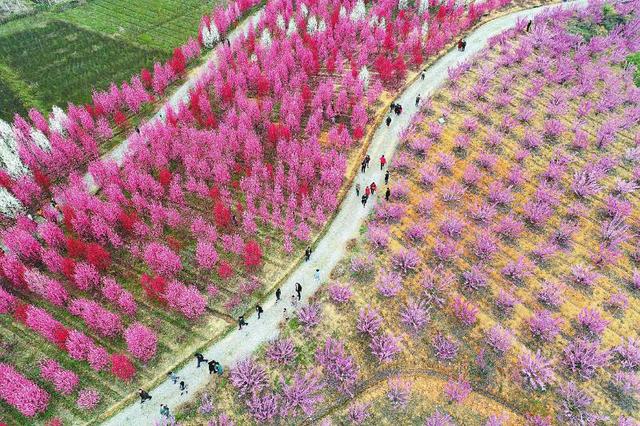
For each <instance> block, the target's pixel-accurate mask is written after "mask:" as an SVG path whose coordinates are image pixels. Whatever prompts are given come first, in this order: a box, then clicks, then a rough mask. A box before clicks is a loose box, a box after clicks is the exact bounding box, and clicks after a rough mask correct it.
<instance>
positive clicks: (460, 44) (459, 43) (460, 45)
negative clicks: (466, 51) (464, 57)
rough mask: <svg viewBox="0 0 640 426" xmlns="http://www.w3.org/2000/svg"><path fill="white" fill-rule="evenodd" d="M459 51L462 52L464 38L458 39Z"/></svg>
mask: <svg viewBox="0 0 640 426" xmlns="http://www.w3.org/2000/svg"><path fill="white" fill-rule="evenodd" d="M458 52H462V39H460V40H459V41H458Z"/></svg>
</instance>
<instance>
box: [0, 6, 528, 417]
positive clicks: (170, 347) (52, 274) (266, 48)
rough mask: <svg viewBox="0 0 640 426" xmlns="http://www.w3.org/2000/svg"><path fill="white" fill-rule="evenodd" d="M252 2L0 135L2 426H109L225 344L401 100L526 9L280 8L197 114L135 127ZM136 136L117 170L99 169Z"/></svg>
mask: <svg viewBox="0 0 640 426" xmlns="http://www.w3.org/2000/svg"><path fill="white" fill-rule="evenodd" d="M91 4H93V3H91ZM257 4H258V3H257V2H251V1H239V2H238V3H234V4H231V5H230V6H229V7H227V8H226V9H225V8H222V9H220V8H218V9H216V11H214V13H213V14H212V15H211V16H209V15H205V17H204V18H202V19H201V21H200V28H199V32H198V33H197V34H195V33H194V35H193V36H194V38H193V39H191V41H189V42H188V43H186V44H184V45H182V46H181V47H177V48H176V49H174V50H173V55H172V57H171V58H170V59H169V60H168V61H167V62H166V63H158V62H156V63H155V64H154V66H153V73H150V72H147V73H145V72H141V73H140V74H139V75H138V74H136V75H134V77H132V78H131V84H129V83H123V84H122V85H117V84H110V85H109V87H108V88H107V89H106V90H102V91H98V90H96V91H93V93H92V96H91V100H90V102H89V103H87V104H85V105H78V106H76V105H70V106H69V107H68V108H67V109H66V110H61V109H55V108H54V110H53V111H52V112H51V113H49V112H48V111H47V110H46V109H43V110H42V111H37V110H35V109H30V110H29V111H28V114H27V116H25V117H17V118H16V119H15V120H14V121H13V123H12V125H9V124H7V123H3V122H0V125H2V126H1V127H0V136H2V142H3V143H4V144H5V147H6V149H4V150H3V151H2V152H0V153H2V154H3V161H4V166H5V168H6V170H3V171H2V174H1V175H0V178H1V184H2V188H0V189H1V190H2V193H1V194H0V195H2V200H3V201H5V202H6V203H5V204H3V205H2V206H0V207H2V208H3V214H4V216H3V224H4V229H3V232H2V243H3V249H4V253H3V255H2V257H1V258H0V266H1V271H2V272H1V273H2V277H1V278H0V279H1V280H2V287H1V288H0V301H1V303H0V321H2V333H3V336H2V337H3V338H2V344H3V346H2V352H0V357H1V362H2V363H1V365H0V367H1V368H2V371H1V373H2V375H1V376H0V379H2V380H4V381H3V382H2V383H3V384H5V386H4V387H1V386H0V392H2V393H1V394H0V399H2V400H3V402H2V403H1V404H0V418H2V419H3V420H5V419H6V421H7V422H9V423H20V424H22V423H30V422H35V423H38V424H44V423H53V424H55V423H56V422H60V421H61V422H63V423H76V422H85V421H94V420H97V419H102V418H104V417H106V416H109V415H111V414H113V412H114V411H116V410H117V409H118V408H119V407H120V406H121V405H122V404H124V403H128V402H130V401H131V400H132V398H133V397H134V393H133V391H134V390H135V389H136V388H137V387H138V386H144V387H146V388H150V387H152V386H153V385H154V384H155V383H158V381H162V380H163V379H164V378H165V377H166V373H167V371H169V369H171V368H175V367H176V365H178V364H180V363H181V362H184V361H188V360H190V358H191V356H192V354H193V352H194V351H195V350H196V349H198V348H201V347H203V346H206V344H208V343H210V342H211V341H213V340H215V339H217V338H219V337H220V336H222V334H223V333H225V332H226V330H227V329H228V328H229V325H230V324H234V322H235V319H236V318H237V316H238V315H239V314H242V313H245V312H247V311H250V310H251V309H252V308H253V305H254V303H255V302H256V301H258V300H260V299H261V298H263V297H264V296H265V295H266V294H268V293H269V292H270V291H271V290H273V289H274V288H275V287H276V286H277V285H278V283H279V282H280V281H281V280H282V279H283V278H284V277H285V276H286V275H287V273H288V272H289V271H290V269H291V268H292V267H295V265H296V262H298V261H299V259H300V257H301V253H302V251H303V249H304V248H305V247H306V246H307V245H309V244H311V243H312V242H313V239H314V238H315V237H316V236H317V235H319V234H321V233H322V229H323V227H324V225H325V224H326V223H327V221H328V220H330V218H331V217H332V215H333V213H334V212H335V209H336V208H337V206H338V205H339V203H340V200H341V198H342V197H343V196H344V194H345V190H346V188H348V185H349V183H350V181H351V179H352V178H353V175H354V174H355V171H356V170H357V168H358V166H359V162H360V160H361V157H362V155H363V153H364V151H365V150H366V144H367V141H368V138H369V135H370V131H371V130H372V128H373V126H375V125H377V123H378V122H379V119H380V117H382V116H383V115H384V111H386V109H387V108H388V101H389V99H390V97H392V96H393V94H395V93H396V92H397V91H398V90H400V89H401V88H402V87H403V85H404V84H405V82H406V81H407V80H408V79H412V78H415V77H416V75H417V70H419V69H420V67H422V66H424V64H425V63H426V62H427V61H429V60H431V59H432V57H434V56H435V55H437V54H438V53H439V52H441V51H442V50H443V49H444V48H448V47H449V46H450V45H451V43H452V41H453V40H454V39H455V38H456V37H457V36H458V35H459V34H461V33H462V32H463V31H465V30H467V29H469V28H470V27H472V26H473V25H474V24H475V23H476V22H477V21H478V20H479V19H480V18H481V17H482V16H483V15H485V14H489V13H491V12H494V11H497V13H500V11H501V10H503V9H507V8H509V7H522V6H523V4H521V3H516V4H513V5H512V4H511V3H510V2H508V1H502V2H500V1H495V0H491V1H488V2H484V3H481V4H478V5H472V6H469V7H462V6H455V5H453V4H438V3H436V2H433V3H432V4H431V5H429V4H428V3H423V4H419V3H418V4H404V3H403V4H401V5H400V6H401V7H400V9H398V5H396V4H395V3H394V2H388V1H386V2H376V3H372V4H370V5H365V4H364V2H362V1H360V2H355V3H354V2H344V3H337V4H327V3H322V4H311V3H299V4H297V6H296V8H293V7H292V6H291V4H290V3H289V2H287V1H276V2H269V3H268V4H267V6H266V11H265V14H264V16H263V17H261V18H260V20H259V21H258V22H257V24H256V25H255V26H254V27H253V28H251V29H250V30H249V31H248V33H247V35H243V36H241V37H240V39H239V40H235V41H234V42H233V43H231V44H230V45H229V46H227V45H224V46H220V48H219V51H218V54H219V55H220V62H219V63H220V64H221V65H220V66H211V67H210V69H209V71H208V72H206V73H204V74H203V75H202V76H201V77H199V79H198V81H196V84H195V85H194V88H193V89H192V90H191V93H190V96H189V98H188V101H187V102H184V103H182V104H180V105H179V106H177V107H176V108H174V109H170V110H169V111H168V112H167V115H166V120H164V121H161V120H158V121H155V122H153V123H150V124H149V125H147V126H143V127H141V131H140V133H138V132H135V131H133V132H131V127H130V126H127V124H128V123H127V120H128V117H127V115H129V114H132V113H133V114H135V113H136V112H137V111H139V110H140V109H141V108H144V105H146V104H148V103H150V102H152V99H153V98H154V97H160V96H162V95H163V93H164V91H165V89H166V88H167V86H168V85H169V84H170V83H171V82H172V81H176V79H179V78H180V77H181V76H182V75H183V74H184V73H185V64H186V62H187V61H191V60H195V59H197V58H198V57H199V55H200V54H201V49H202V48H206V47H211V45H212V44H213V43H215V41H217V40H219V38H220V35H222V34H224V33H225V32H226V31H227V30H228V29H229V28H230V27H232V26H233V25H234V23H235V22H237V20H238V19H240V18H241V16H242V14H243V13H246V12H247V11H249V10H251V8H253V7H256V5H257ZM76 10H77V9H76ZM92 13H98V11H97V9H96V10H95V11H94V12H92ZM76 18H77V19H80V17H79V16H76ZM76 18H74V19H76ZM16 22H17V21H16ZM11 23H12V22H10V23H9V24H11ZM56 25H61V26H63V27H64V26H65V25H72V24H67V23H60V22H58V23H57V24H56ZM107 26H108V25H107ZM107 26H106V27H105V28H107ZM104 31H108V30H107V29H104ZM140 34H141V36H142V32H141V33H140ZM394 34H396V35H394ZM5 36H6V37H11V36H12V34H6V35H5ZM196 36H197V37H196ZM61 45H62V43H61ZM15 54H18V50H17V49H16V51H15ZM123 128H128V132H131V133H130V136H129V151H128V152H127V153H126V154H125V156H124V158H123V159H122V161H121V164H118V163H115V162H114V161H111V160H110V159H109V158H107V159H105V160H100V159H99V156H100V153H101V147H102V146H103V145H104V144H105V143H109V141H110V140H111V139H112V138H113V135H114V133H115V132H117V131H119V130H121V129H123ZM87 164H88V171H89V174H90V175H91V177H92V179H93V182H95V185H96V187H97V190H98V191H97V192H96V191H93V190H92V189H91V188H89V187H88V186H87V184H86V181H85V180H84V179H83V178H82V173H83V172H84V171H85V170H86V169H87V168H86V167H85V166H86V165H87ZM51 198H53V199H55V200H56V203H57V205H56V206H53V205H50V203H49V200H51ZM8 206H10V208H9V207H8ZM27 212H30V213H32V214H33V215H34V216H35V220H32V219H30V218H29V217H28V216H26V213H27ZM11 383H17V384H18V385H14V387H12V386H10V384H11ZM15 386H18V387H17V388H16V387H15Z"/></svg>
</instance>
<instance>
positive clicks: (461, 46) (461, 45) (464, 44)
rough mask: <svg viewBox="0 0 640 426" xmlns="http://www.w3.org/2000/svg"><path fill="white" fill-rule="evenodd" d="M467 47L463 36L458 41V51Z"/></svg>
mask: <svg viewBox="0 0 640 426" xmlns="http://www.w3.org/2000/svg"><path fill="white" fill-rule="evenodd" d="M466 48H467V41H466V40H465V39H463V38H461V39H460V40H459V41H458V52H464V50H465V49H466Z"/></svg>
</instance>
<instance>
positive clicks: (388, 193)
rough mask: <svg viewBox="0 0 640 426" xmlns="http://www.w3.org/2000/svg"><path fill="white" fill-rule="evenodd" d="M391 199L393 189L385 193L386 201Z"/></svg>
mask: <svg viewBox="0 0 640 426" xmlns="http://www.w3.org/2000/svg"><path fill="white" fill-rule="evenodd" d="M389 197H391V189H389V188H388V187H387V192H385V193H384V199H385V200H386V201H389Z"/></svg>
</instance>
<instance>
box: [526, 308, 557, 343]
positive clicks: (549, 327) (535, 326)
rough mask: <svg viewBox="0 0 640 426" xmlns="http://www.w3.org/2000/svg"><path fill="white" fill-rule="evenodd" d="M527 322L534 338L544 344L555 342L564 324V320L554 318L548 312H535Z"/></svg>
mask: <svg viewBox="0 0 640 426" xmlns="http://www.w3.org/2000/svg"><path fill="white" fill-rule="evenodd" d="M527 322H528V324H529V330H530V331H531V334H532V335H533V337H535V338H537V339H540V340H541V341H543V342H553V341H554V340H555V339H556V336H558V334H560V326H561V325H562V324H563V320H562V318H559V317H554V316H552V315H551V312H549V311H547V310H540V311H535V312H534V314H533V315H532V316H531V317H529V319H528V320H527Z"/></svg>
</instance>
